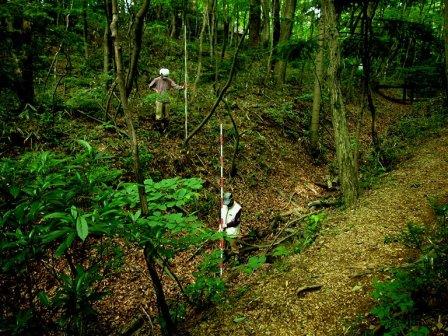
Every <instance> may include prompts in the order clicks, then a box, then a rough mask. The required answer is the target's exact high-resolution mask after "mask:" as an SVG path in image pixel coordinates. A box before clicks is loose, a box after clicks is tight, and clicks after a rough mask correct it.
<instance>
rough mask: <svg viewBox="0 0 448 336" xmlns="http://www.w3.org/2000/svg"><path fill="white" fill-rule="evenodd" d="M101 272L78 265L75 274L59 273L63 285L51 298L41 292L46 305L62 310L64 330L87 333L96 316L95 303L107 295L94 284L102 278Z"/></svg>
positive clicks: (43, 302) (60, 323) (61, 321)
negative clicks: (89, 324)
mask: <svg viewBox="0 0 448 336" xmlns="http://www.w3.org/2000/svg"><path fill="white" fill-rule="evenodd" d="M99 274H100V273H99V272H98V269H96V268H91V269H90V270H88V271H86V270H85V269H84V268H83V267H82V266H80V265H78V266H77V267H76V271H75V275H74V276H68V275H67V274H64V273H62V274H60V275H59V279H60V281H61V284H62V285H61V287H59V288H58V290H57V292H56V294H55V295H54V297H53V298H52V299H51V300H50V299H49V298H48V297H47V295H46V294H45V293H43V292H41V293H40V295H39V299H40V301H41V302H42V304H43V305H44V306H49V307H52V308H54V309H57V310H60V311H62V315H61V317H60V318H59V319H58V324H59V325H61V327H62V329H63V330H67V331H68V332H69V333H77V334H79V335H84V334H86V328H87V325H88V323H90V322H92V321H93V320H94V318H95V317H96V311H95V310H94V308H93V304H94V303H95V302H96V301H98V300H100V299H101V298H102V297H103V296H104V295H105V293H102V292H99V291H97V290H95V289H94V285H95V284H96V283H97V282H98V281H99V280H101V276H100V275H99Z"/></svg>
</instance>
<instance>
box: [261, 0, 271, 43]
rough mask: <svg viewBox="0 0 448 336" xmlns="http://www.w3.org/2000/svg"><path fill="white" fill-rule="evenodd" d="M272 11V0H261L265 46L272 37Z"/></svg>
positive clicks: (262, 37)
mask: <svg viewBox="0 0 448 336" xmlns="http://www.w3.org/2000/svg"><path fill="white" fill-rule="evenodd" d="M270 11H271V6H270V1H269V0H261V14H262V17H261V19H262V20H261V43H262V44H263V45H264V46H267V45H268V44H269V41H270V39H271V24H270V21H269V19H270V18H269V12H270Z"/></svg>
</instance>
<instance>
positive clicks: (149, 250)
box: [110, 0, 175, 336]
mask: <svg viewBox="0 0 448 336" xmlns="http://www.w3.org/2000/svg"><path fill="white" fill-rule="evenodd" d="M143 6H144V5H143ZM143 6H142V7H143ZM110 30H111V35H112V39H113V42H114V55H115V63H116V67H117V74H116V75H117V83H118V89H119V92H120V100H121V104H122V107H123V111H124V115H125V119H126V123H127V126H128V131H129V135H130V137H131V148H132V156H133V161H134V167H133V168H134V174H135V179H136V181H137V183H138V194H139V199H140V207H141V210H142V214H143V215H148V213H149V210H148V203H147V200H146V192H145V187H144V181H143V175H142V174H141V167H140V157H139V150H138V141H137V135H136V132H135V128H134V123H133V120H132V115H131V114H130V111H129V107H128V97H127V95H126V84H125V81H124V75H123V65H122V64H123V62H122V58H121V46H120V41H119V36H118V6H117V0H112V22H111V24H110ZM144 253H145V260H146V265H147V268H148V272H149V275H150V277H151V280H152V285H153V288H154V292H155V294H156V298H157V307H158V309H159V312H160V314H161V316H162V318H163V320H164V324H162V330H163V331H164V335H165V336H174V335H175V326H174V323H173V321H172V319H171V315H170V313H169V309H168V305H167V303H166V300H165V295H164V293H163V287H162V284H161V281H160V278H159V275H158V274H157V271H156V269H155V266H154V265H155V261H154V258H153V255H154V253H153V247H152V246H151V245H149V244H147V245H146V246H145V251H144Z"/></svg>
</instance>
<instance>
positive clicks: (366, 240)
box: [192, 130, 448, 336]
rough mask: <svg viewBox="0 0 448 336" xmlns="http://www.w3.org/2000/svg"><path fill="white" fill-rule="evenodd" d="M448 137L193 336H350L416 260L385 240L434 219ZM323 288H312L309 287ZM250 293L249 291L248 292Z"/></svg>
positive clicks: (260, 276) (258, 277) (335, 216)
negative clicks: (391, 278)
mask: <svg viewBox="0 0 448 336" xmlns="http://www.w3.org/2000/svg"><path fill="white" fill-rule="evenodd" d="M447 191H448V132H447V131H446V130H444V131H443V132H442V133H441V134H440V135H439V136H438V137H437V138H433V139H428V141H427V142H426V143H425V144H424V145H422V146H421V147H419V148H418V149H416V150H415V152H414V153H413V157H412V158H411V159H409V160H408V161H406V162H403V163H402V164H400V165H399V167H398V168H397V169H396V170H395V171H393V172H391V173H389V174H387V175H386V176H385V177H384V178H383V179H382V180H381V183H380V184H379V185H378V186H377V187H375V188H374V189H373V190H371V191H369V192H367V193H365V194H364V195H363V196H362V197H361V198H360V200H359V202H358V204H357V205H356V206H354V207H353V208H350V209H347V210H345V211H332V212H330V213H329V216H328V218H327V220H326V221H325V224H324V226H323V228H322V230H321V233H320V235H319V237H318V238H317V240H316V242H315V244H314V245H313V246H311V247H310V248H309V249H308V250H306V251H305V252H304V253H302V254H299V255H295V256H292V257H289V259H288V260H287V261H285V262H284V263H286V264H287V266H285V265H284V264H283V265H282V267H278V266H276V265H275V264H274V265H265V266H264V267H263V269H262V270H259V271H258V272H257V273H256V274H255V275H253V276H251V277H248V278H247V279H246V281H247V285H246V282H244V281H242V282H239V281H237V282H233V283H232V287H233V291H234V293H236V292H238V291H240V292H241V291H243V292H244V295H243V296H242V297H241V298H239V299H233V298H232V299H230V300H229V301H227V303H225V304H222V305H220V306H219V307H217V308H216V309H215V310H214V311H213V313H210V314H207V316H206V317H205V320H204V321H202V322H200V324H199V325H198V326H196V327H195V328H194V329H193V332H192V335H235V336H237V335H278V336H282V335H294V336H296V335H346V334H349V333H351V332H352V330H351V329H353V328H354V327H355V326H356V321H357V318H358V317H363V316H364V315H365V314H367V313H368V312H369V310H370V308H371V306H372V304H373V301H372V299H371V298H370V296H369V291H370V290H371V288H372V280H373V279H376V278H384V277H387V270H388V269H389V268H390V267H393V266H399V265H403V264H405V263H407V262H410V261H413V260H415V258H416V255H415V251H412V250H410V249H407V248H404V247H403V246H402V245H401V244H398V243H391V244H385V238H386V237H388V236H392V235H396V234H397V233H399V232H401V231H402V230H403V228H404V227H405V226H406V224H407V223H409V222H413V223H420V224H423V225H429V224H430V223H432V221H433V220H434V218H433V216H434V215H433V214H432V211H431V208H430V206H429V203H428V198H429V197H433V196H443V197H446V196H447ZM315 285H317V286H318V287H317V288H316V289H313V288H312V287H310V288H308V287H309V286H315ZM244 286H248V287H246V288H243V287H244Z"/></svg>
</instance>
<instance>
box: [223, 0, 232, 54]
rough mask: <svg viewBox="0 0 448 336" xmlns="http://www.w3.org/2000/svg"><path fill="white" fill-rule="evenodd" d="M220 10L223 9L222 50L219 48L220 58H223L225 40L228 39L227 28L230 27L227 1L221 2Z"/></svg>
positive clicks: (225, 45) (225, 47) (225, 46)
mask: <svg viewBox="0 0 448 336" xmlns="http://www.w3.org/2000/svg"><path fill="white" fill-rule="evenodd" d="M222 11H223V18H224V22H223V36H222V50H221V60H223V59H224V56H225V54H226V49H227V42H228V40H229V28H230V20H231V18H230V17H229V14H228V8H227V1H225V0H223V3H222Z"/></svg>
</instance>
